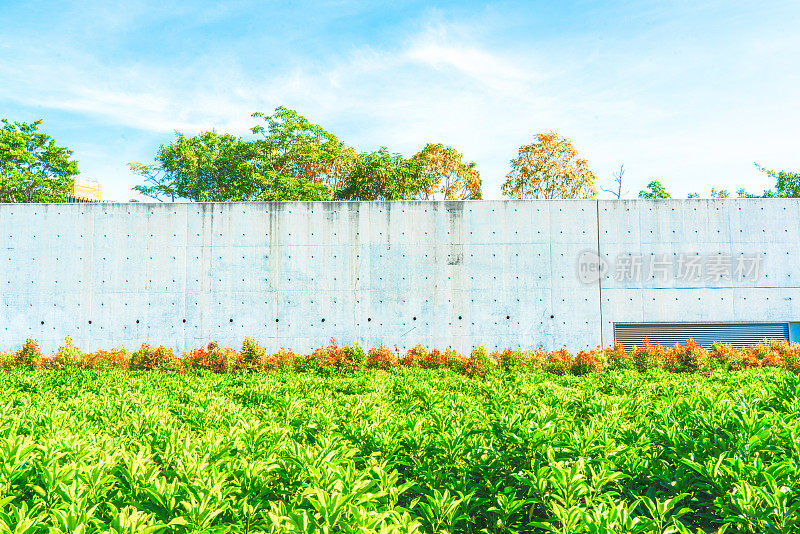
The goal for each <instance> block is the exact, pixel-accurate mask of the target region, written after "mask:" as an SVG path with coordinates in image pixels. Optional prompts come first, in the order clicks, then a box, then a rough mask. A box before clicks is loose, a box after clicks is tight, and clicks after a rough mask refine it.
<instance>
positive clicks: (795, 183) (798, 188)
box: [739, 163, 800, 198]
mask: <svg viewBox="0 0 800 534" xmlns="http://www.w3.org/2000/svg"><path fill="white" fill-rule="evenodd" d="M755 166H756V168H757V169H758V170H759V171H761V172H763V173H765V174H766V175H767V176H769V177H770V178H773V179H774V180H775V188H774V189H768V190H766V191H764V195H763V196H764V198H800V173H798V172H790V171H773V170H769V169H765V168H764V167H762V166H761V165H759V164H758V163H756V164H755ZM740 192H741V193H743V194H740V195H739V196H752V195H747V194H746V193H744V190H743V189H741V190H740Z"/></svg>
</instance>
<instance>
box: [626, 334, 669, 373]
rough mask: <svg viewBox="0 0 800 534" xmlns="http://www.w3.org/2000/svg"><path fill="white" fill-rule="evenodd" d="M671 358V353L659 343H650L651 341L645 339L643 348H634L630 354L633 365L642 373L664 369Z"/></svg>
mask: <svg viewBox="0 0 800 534" xmlns="http://www.w3.org/2000/svg"><path fill="white" fill-rule="evenodd" d="M669 358H670V352H669V351H665V350H664V347H662V346H661V345H660V344H658V343H656V344H653V343H650V340H649V339H645V340H644V342H643V343H642V346H641V347H633V350H632V351H631V354H630V362H631V365H633V368H634V369H636V370H637V371H639V372H640V373H646V372H647V371H650V370H652V369H660V368H663V367H664V365H665V363H666V362H665V360H668V359H669Z"/></svg>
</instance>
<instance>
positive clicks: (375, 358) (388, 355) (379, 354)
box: [366, 343, 400, 370]
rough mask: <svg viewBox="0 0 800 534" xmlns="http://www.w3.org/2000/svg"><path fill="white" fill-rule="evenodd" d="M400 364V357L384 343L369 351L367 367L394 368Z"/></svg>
mask: <svg viewBox="0 0 800 534" xmlns="http://www.w3.org/2000/svg"><path fill="white" fill-rule="evenodd" d="M398 365H400V358H398V357H397V354H396V353H395V352H394V351H392V350H391V349H390V348H389V347H387V346H386V345H384V344H383V343H381V344H380V346H378V347H375V348H371V349H369V351H368V352H367V362H366V367H367V369H384V370H386V369H392V368H394V367H397V366H398Z"/></svg>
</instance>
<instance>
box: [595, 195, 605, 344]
mask: <svg viewBox="0 0 800 534" xmlns="http://www.w3.org/2000/svg"><path fill="white" fill-rule="evenodd" d="M594 205H595V217H596V221H595V222H596V228H597V268H598V269H599V270H598V276H597V304H598V308H599V310H598V311H599V315H600V345H601V346H602V345H603V341H604V340H603V271H602V269H601V265H602V264H601V263H600V262H601V261H602V256H601V255H600V201H599V200H595V201H594Z"/></svg>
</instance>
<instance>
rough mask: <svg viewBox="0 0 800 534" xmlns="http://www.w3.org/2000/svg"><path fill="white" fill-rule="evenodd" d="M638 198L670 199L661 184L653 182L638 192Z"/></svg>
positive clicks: (656, 181)
mask: <svg viewBox="0 0 800 534" xmlns="http://www.w3.org/2000/svg"><path fill="white" fill-rule="evenodd" d="M639 198H672V197H671V196H670V194H669V193H667V190H666V189H664V186H663V185H661V182H659V181H658V180H653V181H651V182H650V183H649V184H647V189H644V190H642V191H639Z"/></svg>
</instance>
